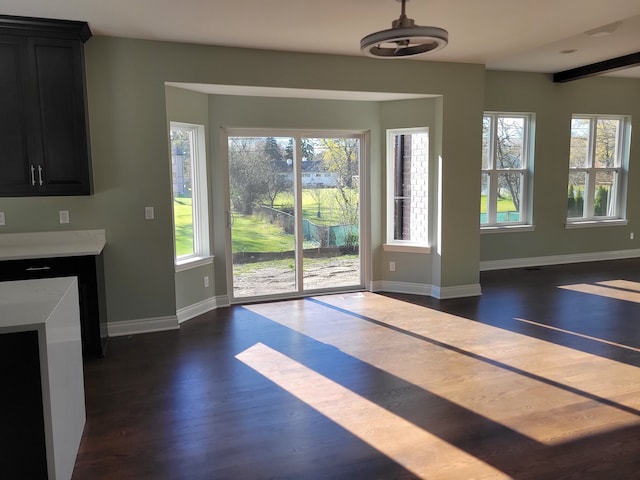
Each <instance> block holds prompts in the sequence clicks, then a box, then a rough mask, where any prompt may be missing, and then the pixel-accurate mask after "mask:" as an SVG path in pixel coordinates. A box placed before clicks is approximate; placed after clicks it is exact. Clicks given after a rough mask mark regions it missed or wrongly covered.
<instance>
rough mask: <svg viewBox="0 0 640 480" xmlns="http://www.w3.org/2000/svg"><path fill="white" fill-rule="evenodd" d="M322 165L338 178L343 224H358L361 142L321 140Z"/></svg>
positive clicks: (350, 139)
mask: <svg viewBox="0 0 640 480" xmlns="http://www.w3.org/2000/svg"><path fill="white" fill-rule="evenodd" d="M321 147H322V150H323V152H322V160H321V161H322V165H323V167H324V168H325V170H326V171H328V172H331V173H333V174H335V176H336V179H337V181H336V194H337V202H338V205H339V206H340V209H341V213H342V218H343V222H344V223H347V224H350V223H357V219H358V208H359V207H358V200H359V195H358V193H357V187H358V185H357V184H356V185H355V187H356V188H354V179H356V178H358V173H359V159H360V142H359V140H358V139H355V138H324V139H322V140H321Z"/></svg>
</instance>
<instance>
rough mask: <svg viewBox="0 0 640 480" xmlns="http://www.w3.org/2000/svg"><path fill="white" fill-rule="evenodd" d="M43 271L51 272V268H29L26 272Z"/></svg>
mask: <svg viewBox="0 0 640 480" xmlns="http://www.w3.org/2000/svg"><path fill="white" fill-rule="evenodd" d="M42 270H51V267H29V268H27V269H26V270H25V271H27V272H41V271H42Z"/></svg>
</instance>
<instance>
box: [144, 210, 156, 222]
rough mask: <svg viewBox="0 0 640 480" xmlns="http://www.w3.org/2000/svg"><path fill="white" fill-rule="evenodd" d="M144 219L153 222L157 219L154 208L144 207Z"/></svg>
mask: <svg viewBox="0 0 640 480" xmlns="http://www.w3.org/2000/svg"><path fill="white" fill-rule="evenodd" d="M144 218H145V220H153V219H154V218H155V213H154V211H153V207H144Z"/></svg>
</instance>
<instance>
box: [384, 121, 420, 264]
mask: <svg viewBox="0 0 640 480" xmlns="http://www.w3.org/2000/svg"><path fill="white" fill-rule="evenodd" d="M412 133H425V134H426V135H427V171H426V172H425V178H426V179H427V185H426V188H427V199H430V198H431V197H430V195H431V193H430V192H431V189H430V182H429V164H430V161H429V158H430V150H431V141H430V140H431V139H430V137H429V128H428V127H410V128H392V129H388V130H387V159H386V167H387V169H386V175H387V241H386V243H385V244H384V245H383V250H384V251H385V252H407V253H431V246H430V245H429V243H428V242H429V240H428V239H429V228H428V227H427V231H426V232H425V239H426V240H425V243H417V242H414V241H410V240H396V239H394V238H393V236H394V234H393V231H394V195H393V194H394V189H395V187H394V175H395V163H394V157H393V145H394V142H393V139H394V137H395V136H396V135H402V134H412ZM427 210H428V211H429V212H430V208H429V205H428V204H427ZM428 216H429V218H428V219H427V222H426V225H430V224H431V223H430V218H431V214H430V213H429V214H428Z"/></svg>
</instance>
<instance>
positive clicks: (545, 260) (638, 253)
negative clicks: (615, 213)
mask: <svg viewBox="0 0 640 480" xmlns="http://www.w3.org/2000/svg"><path fill="white" fill-rule="evenodd" d="M636 257H640V249H632V250H613V251H609V252H594V253H575V254H569V255H551V256H547V257H529V258H513V259H508V260H487V261H483V262H480V271H486V270H504V269H508V268H523V267H540V266H544V265H562V264H565V263H581V262H599V261H603V260H620V259H623V258H636Z"/></svg>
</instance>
